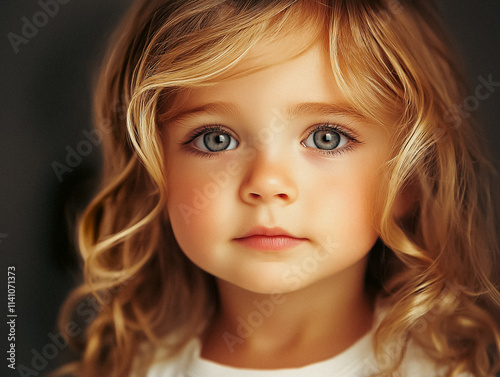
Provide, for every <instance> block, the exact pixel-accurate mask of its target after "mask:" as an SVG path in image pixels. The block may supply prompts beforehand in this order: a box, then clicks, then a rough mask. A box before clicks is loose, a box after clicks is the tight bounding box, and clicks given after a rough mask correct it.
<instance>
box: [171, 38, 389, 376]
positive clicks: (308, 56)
mask: <svg viewBox="0 0 500 377" xmlns="http://www.w3.org/2000/svg"><path fill="white" fill-rule="evenodd" d="M273 47H274V48H275V52H273ZM255 60H258V61H259V62H260V63H261V64H262V66H263V68H262V69H259V70H257V71H255V72H252V73H249V74H246V75H242V76H241V75H240V76H237V77H236V78H233V79H228V80H225V81H222V82H219V83H216V84H213V85H210V86H206V87H200V88H194V89H190V90H189V91H185V92H184V93H183V94H181V95H180V96H179V97H178V98H177V100H176V107H178V108H179V113H180V114H179V115H178V116H177V117H174V118H173V119H172V120H171V121H170V122H168V125H166V127H167V130H166V137H165V161H166V171H167V183H166V184H167V190H168V198H167V212H168V216H169V218H170V221H171V224H172V229H173V231H174V234H175V237H176V239H177V242H178V243H179V245H180V247H181V249H182V250H183V251H184V253H185V254H186V255H187V257H188V258H189V259H191V260H192V261H193V262H194V263H195V264H196V265H198V266H199V267H200V268H202V269H203V270H205V271H207V272H209V273H210V274H213V275H214V276H215V277H216V278H217V281H218V286H219V291H220V297H221V310H220V313H219V315H218V316H216V318H215V319H214V321H213V323H212V325H211V326H210V327H209V331H208V333H207V335H206V338H205V340H204V346H203V352H202V355H203V356H204V357H206V358H208V359H211V360H214V361H218V362H221V363H224V364H228V365H234V366H240V367H252V368H278V367H295V366H302V365H306V364H308V363H311V362H315V361H319V360H323V359H326V358H328V357H331V356H334V355H336V354H338V353H340V352H342V351H343V350H345V349H346V348H347V347H349V346H350V345H352V344H353V343H354V342H355V341H356V340H357V339H359V338H360V337H361V336H362V335H363V334H364V333H366V331H368V330H369V329H370V327H371V324H372V308H371V306H370V303H369V300H368V298H367V297H366V296H365V293H364V288H363V281H364V274H365V269H366V260H367V255H368V253H369V251H370V249H371V248H372V246H373V245H374V243H375V241H376V240H377V237H378V234H377V232H376V229H375V227H374V225H373V222H374V217H375V209H376V192H377V190H378V189H379V187H380V186H379V185H381V184H383V183H384V178H383V176H382V175H381V173H380V167H381V166H382V164H384V163H385V162H386V161H387V159H388V156H389V151H390V137H389V135H388V133H387V131H386V130H385V129H383V128H381V127H378V126H375V125H373V124H370V123H369V122H368V121H366V120H365V119H363V118H361V117H360V116H359V115H357V114H356V113H355V112H354V111H353V110H352V108H350V107H349V104H348V103H346V101H345V99H344V98H343V97H342V95H341V93H340V92H339V90H338V88H337V86H336V85H335V80H334V77H333V74H332V72H331V67H330V65H329V63H328V60H327V59H326V54H325V52H324V49H323V48H322V45H321V44H320V43H314V44H312V45H311V46H310V47H309V48H308V49H306V50H305V51H304V52H303V53H301V54H299V55H298V56H293V57H290V56H283V54H282V51H279V44H276V46H273V45H272V44H271V45H270V46H262V47H261V48H259V46H257V47H256V48H254V51H252V52H251V54H250V56H249V57H248V58H246V59H245V60H243V61H242V62H241V63H240V64H241V66H244V65H245V64H247V65H248V62H249V61H255ZM266 62H269V64H266ZM237 68H238V67H236V69H237ZM209 104H211V105H209ZM213 104H215V105H213ZM304 104H309V105H304ZM311 104H314V105H311ZM326 123H328V124H334V125H335V124H337V125H338V127H340V130H341V131H342V132H345V133H346V134H348V135H349V136H350V137H352V136H355V138H356V141H353V140H350V139H349V138H348V137H341V139H340V145H341V146H339V147H338V152H339V153H335V154H327V153H325V152H324V151H322V150H320V149H318V147H317V146H316V144H314V141H313V138H314V135H315V134H314V132H315V131H314V130H315V129H317V128H318V127H321V126H322V125H324V124H326ZM204 125H219V126H217V127H218V128H217V131H216V132H222V133H225V134H224V137H229V136H228V135H231V137H232V139H231V143H230V145H229V148H230V149H228V150H225V151H223V152H217V153H210V152H206V151H205V152H204V151H200V149H201V148H204V146H205V144H204V142H203V135H201V136H198V138H196V139H194V140H193V131H198V130H199V129H200V128H203V126H204ZM221 130H222V131H221ZM210 131H212V132H213V130H209V131H208V132H210ZM311 132H313V134H312V136H311ZM198 134H199V133H198ZM198 134H196V135H198ZM310 136H311V137H310ZM257 226H261V227H266V228H273V227H280V228H282V229H284V230H286V231H287V232H288V233H289V234H290V235H292V236H294V237H297V238H300V242H298V244H297V245H295V246H293V247H290V248H287V249H285V250H279V251H276V250H272V251H266V250H257V249H255V248H252V247H248V246H246V245H244V244H242V243H240V242H238V241H237V239H238V238H241V237H243V236H244V235H246V234H247V233H248V232H249V231H250V230H251V229H253V228H254V227H257ZM276 293H277V294H279V295H278V296H269V295H271V294H276ZM271 298H273V299H274V301H273V300H271ZM263 300H268V301H266V302H267V303H268V302H271V303H272V314H270V315H269V316H265V319H264V321H260V322H259V321H254V325H250V327H251V330H252V331H251V335H249V336H246V335H248V334H245V336H242V334H241V332H240V333H239V335H238V331H237V330H238V325H239V324H241V319H248V317H249V315H250V313H252V312H253V311H255V310H256V306H255V302H263ZM240 330H241V328H240ZM248 332H249V333H250V331H248ZM228 333H230V334H233V335H235V336H237V337H238V338H239V339H240V340H242V341H241V342H239V341H238V342H233V343H231V342H230V341H229V342H228V338H227V336H226V337H225V336H224V334H226V335H227V334H228Z"/></svg>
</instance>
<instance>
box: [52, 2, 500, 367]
mask: <svg viewBox="0 0 500 377" xmlns="http://www.w3.org/2000/svg"><path fill="white" fill-rule="evenodd" d="M440 25H441V21H440V19H439V17H438V16H437V14H436V11H435V9H434V7H433V6H432V4H431V3H430V1H424V0H413V1H410V0H407V1H403V0H401V1H397V0H365V1H356V2H354V1H345V0H329V1H327V0H321V1H320V0H317V1H314V0H304V1H297V0H279V1H273V2H265V1H250V0H248V1H237V0H228V1H222V0H194V1H175V0H171V1H167V0H153V1H150V0H148V1H145V0H144V1H138V2H136V3H135V5H134V7H133V8H132V9H131V10H130V12H129V14H128V15H127V17H126V18H125V19H124V21H123V22H122V24H121V26H120V27H119V28H118V30H117V31H116V33H115V36H114V38H113V40H112V44H111V48H110V50H109V53H108V55H107V56H106V58H105V65H104V66H103V68H102V71H101V75H100V77H99V80H98V86H97V89H96V96H95V114H96V119H95V123H96V127H97V128H99V127H104V126H106V127H109V125H111V127H112V132H103V134H104V136H105V139H104V142H103V148H104V173H103V180H102V188H101V190H100V192H99V194H98V195H97V196H96V197H95V198H94V200H93V201H92V202H91V203H90V204H89V206H88V207H87V209H86V211H85V213H84V214H83V216H82V218H81V221H80V226H79V246H80V250H81V252H82V255H83V257H84V261H85V270H84V272H85V283H84V284H83V285H82V286H80V287H79V288H77V289H76V290H75V291H74V292H73V294H72V295H71V296H70V298H69V299H68V301H67V302H66V305H65V307H64V310H63V314H62V316H61V320H60V323H61V326H62V328H64V324H65V323H67V321H68V320H69V319H70V318H71V316H72V313H73V308H74V307H75V305H76V304H77V303H78V302H80V301H81V300H82V299H83V298H85V297H87V296H89V295H94V296H96V297H97V298H98V299H99V300H100V302H101V309H100V310H99V312H98V313H97V316H96V318H95V320H94V321H93V322H92V323H91V324H90V325H89V326H88V328H87V330H86V339H85V341H84V344H83V345H82V344H80V347H81V349H82V352H83V356H82V358H81V360H80V361H79V362H78V363H77V367H76V368H75V369H74V370H75V373H76V371H78V373H77V374H78V375H81V376H96V375H106V376H124V375H129V374H130V371H131V370H132V368H133V367H134V368H137V365H135V366H134V365H133V361H134V360H136V361H137V360H139V359H140V360H141V365H142V367H143V368H146V367H147V365H148V363H149V362H151V360H150V359H148V358H147V356H146V355H147V354H148V352H146V351H145V350H146V349H147V347H163V348H166V350H167V352H168V353H170V354H173V353H175V352H177V351H178V350H180V349H181V348H182V347H183V346H184V345H185V344H186V343H187V342H188V341H189V340H190V339H192V338H193V337H196V336H199V335H200V334H201V333H202V332H203V330H204V328H205V327H206V324H207V319H209V318H210V316H211V315H213V313H214V312H215V311H216V310H217V291H216V288H215V285H214V279H213V277H212V276H210V275H209V274H207V273H205V272H204V271H202V270H200V269H199V268H198V267H196V266H195V265H193V263H191V262H190V261H189V260H188V259H187V258H186V257H185V256H184V254H183V253H182V251H181V250H180V248H179V246H178V245H177V243H176V241H175V239H174V237H173V235H172V232H171V228H170V225H169V222H168V218H166V215H165V210H164V208H165V195H166V190H168V182H166V181H165V179H164V176H165V174H164V173H165V172H164V163H163V150H162V138H161V137H162V135H161V127H160V126H162V125H163V127H165V125H164V124H163V123H164V122H163V120H162V121H160V116H161V115H162V114H160V113H162V112H164V111H166V112H167V113H168V111H169V109H168V106H169V103H170V101H169V99H171V98H175V95H176V94H177V93H178V92H179V91H180V90H183V89H186V88H189V87H195V86H200V85H207V84H209V83H211V82H216V81H217V80H223V77H224V75H225V74H226V73H227V72H228V71H229V69H230V68H232V67H234V66H235V65H236V64H237V63H238V62H239V61H241V59H243V58H244V56H245V54H246V53H247V52H248V51H249V50H250V49H251V48H252V47H253V46H255V45H256V44H257V43H259V42H260V41H267V40H273V39H277V38H280V36H282V35H283V33H286V32H289V31H290V30H293V29H300V28H302V29H304V30H306V29H307V30H312V32H311V33H312V34H315V35H316V34H317V37H320V36H321V37H326V39H327V43H328V52H329V54H330V60H331V64H332V70H333V73H334V75H335V78H336V80H337V84H338V85H339V88H340V90H341V91H342V93H343V94H344V95H345V97H346V98H347V99H348V100H349V102H350V104H351V105H352V106H354V107H355V108H356V109H357V110H358V111H360V112H361V113H362V114H363V115H365V116H366V117H367V118H368V119H370V120H372V121H373V122H376V123H378V124H380V125H381V126H383V127H387V128H388V129H390V130H391V134H392V135H393V150H392V158H391V159H390V160H389V161H388V162H387V164H386V165H385V166H384V170H385V173H386V174H387V177H389V179H388V180H389V184H388V187H386V189H385V190H384V191H383V192H381V193H380V198H381V201H382V203H383V205H382V206H381V210H380V213H379V216H378V219H377V227H378V229H379V234H380V240H381V242H380V243H379V244H378V245H377V246H376V247H375V248H374V249H373V250H372V251H371V256H370V267H369V270H368V272H367V289H372V290H373V293H374V294H376V295H377V296H378V297H379V298H380V302H381V305H382V306H386V307H387V309H386V315H385V316H384V318H383V320H382V322H381V323H380V325H379V326H378V328H377V329H376V333H375V351H376V356H377V360H378V363H379V365H378V368H380V370H381V372H380V375H384V376H390V375H393V374H394V373H395V372H396V370H397V369H398V367H399V365H400V363H401V361H402V359H403V357H404V352H405V349H406V345H407V343H408V341H409V340H410V339H412V340H413V341H415V342H417V343H418V344H420V345H421V346H423V348H424V349H425V350H426V351H427V353H428V354H429V355H430V356H431V357H432V358H434V359H435V360H436V361H438V362H440V363H443V364H444V365H445V366H447V367H448V368H449V375H450V376H456V375H457V374H458V373H460V372H462V371H470V372H472V373H474V374H475V375H477V376H491V375H492V374H493V373H494V372H495V371H496V370H498V367H499V362H500V355H499V349H500V334H499V318H500V316H499V315H498V313H499V308H500V294H499V291H498V287H497V286H495V285H496V284H498V283H499V271H498V260H497V258H498V253H499V250H498V238H497V237H498V236H497V234H498V233H497V230H496V229H495V218H494V217H495V216H496V214H497V212H496V211H495V207H494V206H495V205H496V203H494V200H493V199H494V197H493V193H492V192H491V190H492V187H494V186H493V183H492V182H491V180H492V179H493V177H494V170H493V168H492V166H491V164H490V163H489V162H488V160H487V159H486V158H485V157H484V153H483V150H484V141H483V140H482V139H480V137H479V132H478V129H477V125H476V124H474V123H473V121H472V120H471V119H470V118H469V119H460V123H459V124H458V123H453V124H452V123H450V122H448V121H446V119H445V114H446V113H447V112H448V111H449V109H452V108H453V107H454V104H455V103H459V102H461V101H462V99H463V98H465V93H466V88H465V85H464V84H463V82H464V80H463V79H462V78H461V77H462V74H461V73H460V72H459V71H458V70H457V69H456V68H455V67H456V60H455V59H456V58H455V55H454V53H453V52H452V51H450V49H449V42H448V39H447V38H446V34H445V32H444V31H443V30H442V29H441V26H440ZM117 105H119V106H125V107H126V108H127V116H126V118H125V117H123V116H121V114H120V112H117V111H116V106H117ZM161 119H163V117H161ZM387 119H391V120H392V121H391V122H390V123H389V124H388V123H387V121H383V120H387ZM408 192H410V193H411V195H412V196H413V197H414V198H416V201H415V204H414V205H413V207H412V208H411V209H410V211H409V213H408V214H407V215H406V216H404V217H403V218H396V217H395V216H394V208H395V206H396V202H397V199H398V198H399V197H401V196H403V195H408V194H407V193H408ZM405 193H406V194H405ZM109 292H112V295H111V298H110V299H108V300H103V294H104V293H109ZM73 315H74V314H73ZM394 345H396V347H394ZM139 355H143V357H142V358H139ZM374 372H375V371H374Z"/></svg>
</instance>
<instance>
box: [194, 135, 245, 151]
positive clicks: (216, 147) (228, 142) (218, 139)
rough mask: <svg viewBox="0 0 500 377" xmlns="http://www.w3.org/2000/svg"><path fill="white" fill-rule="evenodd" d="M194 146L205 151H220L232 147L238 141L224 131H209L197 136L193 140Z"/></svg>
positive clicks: (234, 146) (235, 145) (236, 144)
mask: <svg viewBox="0 0 500 377" xmlns="http://www.w3.org/2000/svg"><path fill="white" fill-rule="evenodd" d="M193 144H194V146H195V147H196V148H198V149H200V150H202V151H205V152H222V151H227V150H231V149H234V148H236V147H237V146H238V142H237V141H236V140H235V139H234V138H233V137H232V136H231V135H230V134H229V133H227V132H225V131H222V130H221V131H210V132H205V133H203V134H201V135H199V136H197V137H196V138H195V139H194V140H193Z"/></svg>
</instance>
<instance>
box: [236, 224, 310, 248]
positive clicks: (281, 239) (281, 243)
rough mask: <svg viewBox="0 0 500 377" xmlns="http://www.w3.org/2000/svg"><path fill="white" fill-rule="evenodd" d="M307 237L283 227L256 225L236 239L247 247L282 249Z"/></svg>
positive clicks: (290, 246)
mask: <svg viewBox="0 0 500 377" xmlns="http://www.w3.org/2000/svg"><path fill="white" fill-rule="evenodd" d="M306 240H307V238H298V237H295V236H293V235H291V234H290V233H288V232H287V231H285V230H284V229H281V228H265V227H256V228H253V229H251V230H250V231H249V232H248V233H246V234H245V235H244V236H242V237H238V238H235V239H234V241H235V242H237V243H238V244H240V245H243V246H245V247H248V248H251V249H256V250H263V251H280V250H287V249H290V248H292V247H295V246H297V245H299V244H301V243H302V242H304V241H306Z"/></svg>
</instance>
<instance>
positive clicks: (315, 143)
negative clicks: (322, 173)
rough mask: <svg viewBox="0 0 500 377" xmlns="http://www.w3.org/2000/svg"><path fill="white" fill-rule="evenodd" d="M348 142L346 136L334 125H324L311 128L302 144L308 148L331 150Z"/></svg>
mask: <svg viewBox="0 0 500 377" xmlns="http://www.w3.org/2000/svg"><path fill="white" fill-rule="evenodd" d="M348 142H349V140H348V138H347V137H346V136H345V135H343V134H342V133H341V132H339V131H338V130H337V129H336V128H335V127H333V126H328V125H324V126H321V127H318V128H316V129H314V130H312V131H311V132H310V133H309V136H308V137H307V138H306V139H305V140H304V141H303V142H302V145H303V146H305V147H308V148H316V149H321V150H324V151H331V150H334V149H338V148H341V147H343V146H344V145H346V144H347V143H348Z"/></svg>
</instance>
